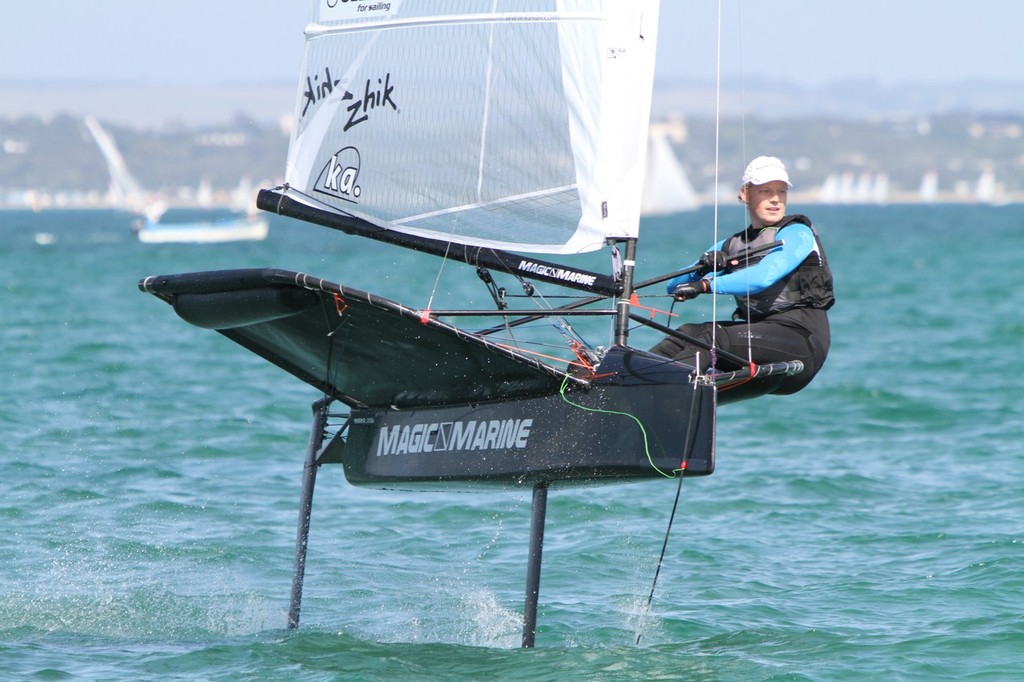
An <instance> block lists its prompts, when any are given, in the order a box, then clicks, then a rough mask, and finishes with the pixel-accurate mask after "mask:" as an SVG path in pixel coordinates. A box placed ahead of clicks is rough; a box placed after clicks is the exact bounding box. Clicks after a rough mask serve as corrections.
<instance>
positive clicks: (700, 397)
mask: <svg viewBox="0 0 1024 682" xmlns="http://www.w3.org/2000/svg"><path fill="white" fill-rule="evenodd" d="M655 362H657V361H656V360H655V359H653V358H651V357H650V356H647V355H646V354H643V353H639V352H637V351H634V350H631V349H628V348H613V349H612V350H611V351H609V354H608V356H606V358H605V361H604V362H603V363H602V364H601V366H600V367H598V368H597V372H598V374H599V375H600V374H602V373H606V372H608V373H611V372H614V373H613V374H610V375H609V376H610V377H613V378H606V379H600V378H598V379H595V380H594V381H593V382H592V384H591V385H590V386H589V387H587V388H585V389H579V390H574V391H572V392H567V393H566V394H564V395H563V394H561V393H559V394H555V395H546V396H539V397H533V398H523V399H518V400H510V401H505V402H495V403H488V404H480V405H459V406H451V407H433V408H429V407H428V408H421V409H411V410H394V409H374V410H353V411H352V413H351V416H350V421H349V425H348V428H347V432H343V433H341V434H339V436H336V437H335V439H334V440H332V441H331V442H330V443H329V444H328V446H327V448H326V450H325V452H324V455H323V457H322V458H321V461H322V462H331V461H336V462H340V463H342V464H343V465H344V469H345V476H346V478H347V479H348V481H349V482H350V483H352V484H353V485H358V486H371V487H377V488H401V489H413V488H415V489H445V490H451V489H452V488H453V487H456V488H460V487H461V488H473V487H487V486H489V487H495V486H497V487H520V486H533V485H535V484H537V483H541V482H543V483H550V484H553V485H558V486H586V485H598V484H603V483H614V482H622V481H627V480H635V479H645V478H659V477H664V478H674V477H676V476H679V475H684V474H685V475H708V474H710V473H712V472H713V471H714V466H715V449H714V443H715V393H716V392H715V388H714V386H711V385H695V384H693V383H691V382H690V381H689V380H688V376H689V373H690V368H688V367H684V366H671V365H670V366H666V365H664V364H662V363H658V364H659V369H658V376H657V378H652V376H651V373H650V372H645V371H644V370H646V369H650V368H651V366H652V365H653V364H654V363H655ZM627 365H632V366H633V367H632V368H630V367H628V366H627Z"/></svg>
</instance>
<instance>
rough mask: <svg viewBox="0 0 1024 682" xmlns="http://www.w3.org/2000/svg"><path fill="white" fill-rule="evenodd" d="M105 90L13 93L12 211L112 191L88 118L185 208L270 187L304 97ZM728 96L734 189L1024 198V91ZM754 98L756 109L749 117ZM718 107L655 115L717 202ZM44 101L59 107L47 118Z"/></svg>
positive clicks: (1, 107) (661, 109) (678, 102)
mask: <svg viewBox="0 0 1024 682" xmlns="http://www.w3.org/2000/svg"><path fill="white" fill-rule="evenodd" d="M44 91H45V93H46V96H43V93H44ZM104 93H105V97H104V96H98V95H97V96H95V98H93V99H82V98H81V97H78V96H74V95H76V91H71V90H68V91H65V92H64V93H63V94H64V95H65V96H66V97H65V98H63V99H62V98H60V97H56V95H57V94H59V93H56V92H53V91H51V90H48V89H47V88H42V89H40V90H38V91H35V92H34V93H26V92H21V97H20V99H18V100H17V102H14V101H13V100H12V99H11V98H9V97H8V96H7V91H5V89H4V87H3V86H2V85H0V205H4V204H6V205H18V204H21V203H24V197H25V194H26V192H31V193H40V192H42V193H47V194H58V193H61V194H62V195H65V198H64V200H65V201H72V202H81V201H82V197H81V195H82V194H91V195H92V196H91V197H89V198H88V200H89V201H96V196H97V195H102V194H103V193H105V192H106V189H107V185H108V182H109V178H108V176H107V170H106V166H105V164H104V161H103V157H102V155H101V154H100V152H99V149H98V148H97V147H96V144H95V143H94V142H93V140H92V138H91V137H90V135H89V134H88V132H87V131H86V129H85V127H84V125H83V124H82V120H81V119H82V116H83V115H84V114H86V113H92V114H94V115H96V116H97V118H99V119H100V121H101V122H102V123H103V124H104V125H105V126H106V127H107V129H108V130H109V132H110V133H111V134H112V135H113V137H114V139H115V140H116V142H117V145H118V147H119V148H120V150H121V153H122V154H123V156H124V157H125V159H126V161H127V163H128V166H129V167H130V169H131V170H132V172H133V173H134V175H135V176H136V177H137V178H138V179H139V181H140V182H141V183H142V184H143V186H145V187H146V188H147V189H150V190H154V191H159V192H161V193H163V194H165V195H166V196H168V198H170V199H171V201H172V202H173V201H175V200H181V201H187V199H188V197H189V196H190V195H191V194H194V193H195V191H196V188H197V187H198V186H199V184H200V183H204V184H207V185H209V186H211V187H212V188H213V189H214V190H215V191H216V190H225V191H229V190H231V189H233V188H235V187H237V185H238V183H239V181H240V179H241V178H242V177H247V178H249V179H250V180H251V181H252V182H253V183H257V184H261V185H269V184H273V183H276V182H278V181H279V180H280V179H281V175H282V174H283V171H284V163H285V158H286V154H287V145H288V132H287V131H288V123H289V120H290V118H289V116H288V114H287V112H288V110H289V109H290V107H291V100H292V98H293V96H294V92H292V90H291V89H290V88H287V89H286V88H281V87H276V86H274V87H267V88H237V89H231V88H214V89H210V88H205V89H202V88H200V89H182V90H177V91H174V92H163V91H161V92H159V93H157V92H151V93H148V94H146V93H140V91H138V90H132V89H130V88H123V89H119V90H117V91H116V92H113V91H110V90H102V89H101V90H100V94H104ZM725 93H726V94H725V95H724V96H723V120H722V121H721V126H720V128H719V134H720V149H719V158H720V161H721V164H722V177H721V186H722V188H723V191H727V192H731V191H732V190H733V188H734V185H735V182H736V176H738V174H739V172H740V170H741V169H742V167H743V164H744V163H745V157H751V156H755V155H757V154H774V155H777V156H780V157H782V158H783V159H784V160H786V161H787V163H789V164H790V165H791V168H792V170H793V175H794V180H795V181H796V185H797V189H799V190H801V191H802V192H805V193H807V192H811V193H813V194H814V196H816V197H818V198H823V199H825V200H841V201H849V200H865V199H867V198H868V197H876V196H879V195H878V193H879V192H880V191H882V190H884V191H885V196H886V200H916V199H917V198H918V196H919V193H920V188H921V184H922V180H923V178H925V176H926V175H929V174H930V175H933V176H934V178H935V180H936V182H937V189H938V192H939V193H940V194H941V195H942V196H943V197H945V198H955V199H958V200H961V199H962V200H972V199H973V198H978V196H979V195H978V194H977V190H978V189H979V186H983V187H982V188H983V189H984V191H985V195H984V196H986V197H987V199H986V200H991V201H999V200H1012V201H1017V200H1020V198H1021V196H1022V195H1024V88H1020V87H1017V88H1004V87H996V86H994V85H991V86H990V85H978V86H977V87H975V88H973V89H952V90H947V89H944V88H943V89H939V88H934V89H932V88H919V89H914V88H906V89H902V90H890V89H886V88H878V87H876V86H870V85H866V84H861V85H856V84H847V85H846V86H835V87H831V88H822V89H819V90H816V91H814V92H810V91H803V92H801V91H797V90H792V89H787V88H785V87H784V86H767V85H765V84H764V83H761V84H759V86H758V88H756V89H751V88H748V89H747V90H746V91H745V92H744V93H743V94H742V98H741V97H740V95H739V93H738V92H737V91H736V90H735V89H728V90H725ZM77 94H78V95H80V94H81V93H77ZM94 94H95V93H94ZM144 94H145V95H146V97H148V96H149V95H153V97H154V98H155V99H153V100H147V99H146V97H144V96H143V95H144ZM27 95H33V96H32V97H28V98H27V99H26V96H27ZM158 95H159V96H158ZM51 97H52V100H51V99H49V98H51ZM880 99H881V100H884V101H885V102H886V104H885V106H884V107H883V106H881V105H879V104H878V101H879V100H880ZM171 100H173V103H174V104H173V106H171V104H170V103H169V102H170V101H171ZM741 100H742V101H743V102H746V103H747V104H746V107H745V108H746V109H748V110H750V111H753V112H755V113H748V114H746V115H745V116H742V117H741V116H740V114H739V111H740V107H739V102H740V101H741ZM197 102H201V103H202V106H199V104H198V103H197ZM85 105H88V107H87V108H86V109H82V107H83V106H85ZM713 105H714V89H713V88H709V87H707V86H697V85H689V86H688V85H685V84H675V85H674V86H673V85H671V84H664V83H662V84H659V86H658V88H657V91H656V95H655V101H654V107H653V112H654V118H655V119H666V118H672V117H675V118H678V119H679V120H680V121H681V123H682V125H681V126H679V129H680V130H681V131H682V132H683V135H682V137H680V139H678V140H677V141H676V146H675V150H676V153H677V155H678V156H679V158H680V160H681V161H682V162H683V164H684V166H685V168H686V170H687V172H688V174H689V176H690V179H691V181H692V183H693V185H694V186H695V188H696V189H697V190H698V191H699V192H701V193H702V194H704V195H705V196H707V195H708V194H709V193H710V192H712V190H713V187H714V185H715V183H714V170H715V167H714V164H715V157H716V150H715V136H716V127H715V123H714V120H713V112H714V106H713ZM33 106H34V107H35V108H36V109H47V108H48V107H49V108H50V109H52V110H49V111H36V112H34V113H33V111H32V109H33ZM19 107H20V109H18V108H19ZM133 107H134V108H133ZM164 107H165V108H164ZM15 109H18V111H20V113H17V112H15V111H14V110H15ZM58 112H64V113H58ZM830 193H831V194H830ZM67 195H74V196H72V197H71V198H68V196H67ZM823 195H825V196H823Z"/></svg>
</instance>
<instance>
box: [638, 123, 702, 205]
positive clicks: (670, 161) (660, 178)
mask: <svg viewBox="0 0 1024 682" xmlns="http://www.w3.org/2000/svg"><path fill="white" fill-rule="evenodd" d="M640 208H641V213H642V214H643V215H650V216H654V215H667V214H671V213H680V212H682V211H695V210H696V209H698V208H700V198H699V197H698V196H697V192H696V191H695V190H694V189H693V185H692V184H691V183H690V179H689V177H687V175H686V169H684V168H683V164H682V163H680V162H679V158H678V157H677V156H676V154H675V152H674V151H672V144H671V142H670V141H669V136H668V132H667V131H666V130H665V128H664V127H662V126H651V132H650V139H649V147H648V151H647V174H646V176H645V179H644V193H643V199H642V202H641V206H640Z"/></svg>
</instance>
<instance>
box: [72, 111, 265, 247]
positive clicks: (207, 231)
mask: <svg viewBox="0 0 1024 682" xmlns="http://www.w3.org/2000/svg"><path fill="white" fill-rule="evenodd" d="M85 126H86V128H88V129H89V132H90V133H91V134H92V136H93V139H94V140H96V144H97V145H98V146H99V148H100V151H101V152H103V158H104V159H105V160H106V162H107V170H108V171H109V173H110V197H111V203H113V204H114V205H115V206H117V207H119V208H122V209H125V210H127V211H129V212H131V213H134V214H135V215H137V216H139V220H138V221H136V224H135V225H134V226H133V229H134V230H135V233H136V235H137V236H138V238H139V241H141V242H145V243H150V244H153V243H168V242H182V243H214V242H230V241H242V240H261V239H265V238H266V236H267V232H268V230H269V225H268V223H267V221H266V219H264V218H260V217H257V216H256V215H255V213H250V214H248V215H241V216H237V217H232V218H230V219H228V220H219V221H210V220H205V221H199V222H181V223H178V222H174V223H171V222H167V223H165V222H161V220H160V219H161V218H162V217H163V215H164V213H165V212H166V211H167V205H166V204H165V203H164V202H163V201H161V200H159V199H154V198H153V197H151V196H149V195H148V194H147V193H146V191H145V190H144V189H143V188H142V184H141V183H139V181H138V180H136V179H135V176H133V175H132V174H131V172H130V171H129V170H128V164H127V163H126V162H125V160H124V157H123V156H121V153H120V152H119V151H118V149H117V145H116V144H115V143H114V138H113V137H111V135H110V133H108V132H107V131H106V130H105V129H104V128H103V127H102V126H101V125H100V123H99V121H97V120H96V118H94V117H93V116H86V117H85Z"/></svg>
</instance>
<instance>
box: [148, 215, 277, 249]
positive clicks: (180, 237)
mask: <svg viewBox="0 0 1024 682" xmlns="http://www.w3.org/2000/svg"><path fill="white" fill-rule="evenodd" d="M268 231H269V226H268V224H267V221H266V220H263V219H258V220H248V219H240V220H232V221H227V222H201V223H152V222H148V221H147V222H146V223H144V224H143V225H142V226H141V227H140V228H139V230H138V238H139V241H140V242H143V243H144V244H168V243H183V244H215V243H220V242H237V241H261V240H263V239H266V237H267V232H268Z"/></svg>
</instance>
